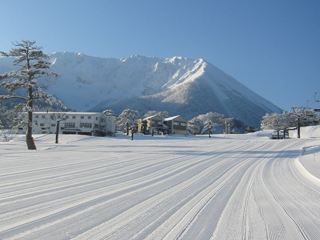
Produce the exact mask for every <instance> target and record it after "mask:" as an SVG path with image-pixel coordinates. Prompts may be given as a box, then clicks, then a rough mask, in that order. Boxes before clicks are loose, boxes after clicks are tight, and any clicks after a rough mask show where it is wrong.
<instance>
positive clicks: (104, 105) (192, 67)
mask: <svg viewBox="0 0 320 240" xmlns="http://www.w3.org/2000/svg"><path fill="white" fill-rule="evenodd" d="M50 57H51V62H52V64H51V67H50V70H51V71H54V72H56V73H58V74H59V76H58V77H57V78H56V79H51V80H49V83H48V88H47V92H49V93H51V94H53V95H54V96H56V97H57V98H59V99H60V100H62V101H63V103H64V104H65V105H66V106H67V107H69V108H72V109H76V110H84V111H103V110H105V109H111V110H113V111H114V112H115V113H116V114H120V113H121V112H122V111H123V110H124V109H127V108H130V109H134V110H138V111H139V112H140V115H143V114H144V113H145V112H147V111H149V110H158V111H168V112H169V114H170V115H178V114H180V115H182V116H184V117H185V118H187V119H191V118H193V117H195V116H197V115H199V114H204V113H207V112H218V113H222V114H225V115H226V116H232V117H235V118H238V119H240V120H242V121H243V122H244V123H246V124H248V125H251V126H255V127H259V125H260V122H261V118H262V116H264V115H265V114H266V113H267V112H269V113H270V112H281V109H280V108H279V107H277V106H275V105H274V104H272V103H270V102H269V101H267V100H266V99H264V98H262V97H261V96H259V95H257V94H256V93H254V92H253V91H251V90H250V89H248V88H247V87H246V86H244V85H243V84H241V83H240V82H238V81H237V80H235V79H234V78H232V77H231V76H229V75H227V74H226V73H224V72H223V71H221V70H219V69H218V68H216V67H215V66H213V65H212V64H210V63H208V62H206V61H205V60H203V59H198V60H194V59H188V58H183V57H174V58H157V57H144V56H137V55H135V56H131V57H128V58H120V59H117V58H99V57H91V56H87V55H84V54H81V53H74V52H64V53H61V52H58V53H53V54H51V55H50ZM8 60H9V59H5V58H0V73H4V72H6V71H9V70H11V69H12V64H11V62H10V61H8Z"/></svg>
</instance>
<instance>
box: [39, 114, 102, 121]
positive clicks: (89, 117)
mask: <svg viewBox="0 0 320 240" xmlns="http://www.w3.org/2000/svg"><path fill="white" fill-rule="evenodd" d="M40 116H41V118H46V115H35V118H40ZM57 118H61V116H58V117H57ZM65 119H77V116H65ZM80 119H85V116H80ZM87 119H92V116H87ZM96 120H98V117H96ZM104 121H105V119H103V118H102V119H101V122H104Z"/></svg>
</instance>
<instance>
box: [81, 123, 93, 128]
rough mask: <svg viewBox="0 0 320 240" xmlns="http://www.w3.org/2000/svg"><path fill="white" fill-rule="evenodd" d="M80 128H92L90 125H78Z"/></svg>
mask: <svg viewBox="0 0 320 240" xmlns="http://www.w3.org/2000/svg"><path fill="white" fill-rule="evenodd" d="M80 128H92V123H80Z"/></svg>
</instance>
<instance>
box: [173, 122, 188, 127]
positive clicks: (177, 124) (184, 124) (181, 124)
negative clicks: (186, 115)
mask: <svg viewBox="0 0 320 240" xmlns="http://www.w3.org/2000/svg"><path fill="white" fill-rule="evenodd" d="M173 124H174V125H176V126H179V125H180V126H184V127H185V126H187V124H186V123H180V124H179V122H174V123H173Z"/></svg>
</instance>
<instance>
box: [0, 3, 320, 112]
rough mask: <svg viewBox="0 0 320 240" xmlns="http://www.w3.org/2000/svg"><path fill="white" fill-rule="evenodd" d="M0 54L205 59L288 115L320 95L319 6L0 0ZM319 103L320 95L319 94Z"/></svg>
mask: <svg viewBox="0 0 320 240" xmlns="http://www.w3.org/2000/svg"><path fill="white" fill-rule="evenodd" d="M0 9H1V14H0V21H1V24H0V34H1V38H0V50H1V51H5V52H7V51H9V50H10V49H11V47H12V44H11V41H16V40H18V41H19V40H22V39H23V40H35V41H36V42H37V45H39V46H42V47H43V50H44V52H45V53H53V52H58V51H73V52H81V53H84V54H87V55H91V56H99V57H114V58H121V57H129V56H131V55H136V54H137V55H144V56H154V57H174V56H182V57H188V58H193V59H199V58H203V59H205V60H207V61H209V62H210V63H212V64H213V65H215V66H217V67H218V68H220V69H221V70H223V71H224V72H226V73H227V74H229V75H231V76H233V77H234V78H235V79H237V80H238V81H240V82H241V83H243V84H244V85H246V86H247V87H249V88H250V89H252V90H253V91H255V92H256V93H258V94H259V95H261V96H262V97H264V98H266V99H268V100H269V101H271V102H273V103H274V104H276V105H278V106H279V107H281V108H283V109H284V110H290V109H291V107H296V106H306V105H307V100H310V101H309V106H311V107H313V106H315V107H316V108H320V102H316V103H315V104H314V95H315V92H316V91H320V0H197V1H195V0H193V1H189V0H112V1H111V0H45V1H44V0H27V1H26V0H0ZM316 96H317V99H318V100H319V99H320V92H319V93H318V94H317V95H316Z"/></svg>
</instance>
